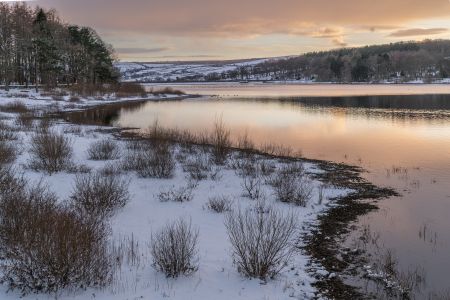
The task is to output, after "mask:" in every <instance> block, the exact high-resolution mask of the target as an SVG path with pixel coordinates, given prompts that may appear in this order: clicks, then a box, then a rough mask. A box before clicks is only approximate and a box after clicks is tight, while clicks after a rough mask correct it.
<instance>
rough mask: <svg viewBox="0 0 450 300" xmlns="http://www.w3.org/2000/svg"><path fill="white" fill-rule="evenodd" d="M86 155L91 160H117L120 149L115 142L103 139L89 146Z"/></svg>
mask: <svg viewBox="0 0 450 300" xmlns="http://www.w3.org/2000/svg"><path fill="white" fill-rule="evenodd" d="M88 155H89V159H92V160H111V159H117V158H119V156H120V148H119V145H117V143H116V142H115V141H112V140H108V139H104V140H100V141H96V142H94V143H92V144H91V145H90V146H89V149H88Z"/></svg>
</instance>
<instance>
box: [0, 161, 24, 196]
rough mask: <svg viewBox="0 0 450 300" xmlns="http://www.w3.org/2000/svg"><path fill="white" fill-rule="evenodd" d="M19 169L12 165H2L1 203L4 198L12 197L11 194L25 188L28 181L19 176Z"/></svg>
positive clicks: (0, 175) (0, 171)
mask: <svg viewBox="0 0 450 300" xmlns="http://www.w3.org/2000/svg"><path fill="white" fill-rule="evenodd" d="M17 173H18V172H17V170H15V169H13V168H11V167H10V166H8V167H6V166H1V165H0V191H1V193H0V204H1V203H3V201H4V199H7V198H8V197H10V195H11V194H14V193H17V192H20V191H22V190H24V189H25V186H26V181H25V179H24V178H23V177H22V176H17V175H15V174H17Z"/></svg>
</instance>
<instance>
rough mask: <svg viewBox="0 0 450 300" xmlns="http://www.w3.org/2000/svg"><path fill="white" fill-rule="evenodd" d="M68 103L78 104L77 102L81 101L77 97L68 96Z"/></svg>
mask: <svg viewBox="0 0 450 300" xmlns="http://www.w3.org/2000/svg"><path fill="white" fill-rule="evenodd" d="M69 102H71V103H78V102H81V99H80V97H78V96H70V98H69Z"/></svg>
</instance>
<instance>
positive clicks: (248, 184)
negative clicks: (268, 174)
mask: <svg viewBox="0 0 450 300" xmlns="http://www.w3.org/2000/svg"><path fill="white" fill-rule="evenodd" d="M242 188H243V189H244V196H245V197H247V198H250V199H252V200H257V199H260V198H261V197H263V193H262V191H261V179H260V178H259V177H252V176H246V177H244V178H243V180H242Z"/></svg>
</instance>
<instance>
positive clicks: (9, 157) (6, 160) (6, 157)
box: [0, 140, 18, 165]
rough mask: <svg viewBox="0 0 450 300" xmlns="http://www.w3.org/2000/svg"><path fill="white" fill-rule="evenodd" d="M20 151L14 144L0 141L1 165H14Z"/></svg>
mask: <svg viewBox="0 0 450 300" xmlns="http://www.w3.org/2000/svg"><path fill="white" fill-rule="evenodd" d="M17 154H18V150H17V148H16V147H15V146H14V144H13V143H11V142H7V141H1V140H0V165H3V164H10V163H13V162H14V161H15V160H16V158H17Z"/></svg>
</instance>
